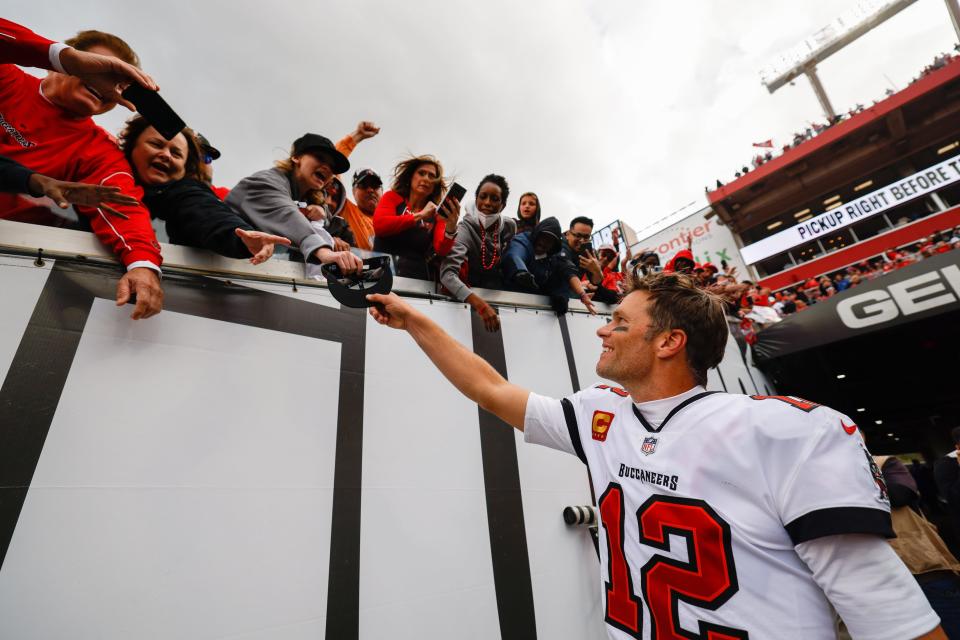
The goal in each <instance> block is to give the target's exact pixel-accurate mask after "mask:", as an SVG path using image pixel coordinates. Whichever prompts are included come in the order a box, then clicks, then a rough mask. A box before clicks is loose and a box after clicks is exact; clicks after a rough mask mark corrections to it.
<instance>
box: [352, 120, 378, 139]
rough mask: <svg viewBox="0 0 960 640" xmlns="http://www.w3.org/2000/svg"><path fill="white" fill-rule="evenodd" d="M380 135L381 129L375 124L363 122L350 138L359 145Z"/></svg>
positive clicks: (367, 121)
mask: <svg viewBox="0 0 960 640" xmlns="http://www.w3.org/2000/svg"><path fill="white" fill-rule="evenodd" d="M378 133H380V127H378V126H377V125H376V124H375V123H373V122H370V121H369V120H361V121H360V123H359V124H358V125H357V128H356V130H355V131H354V132H353V133H351V134H350V137H352V138H353V141H354V142H358V143H359V142H363V141H364V140H366V139H368V138H372V137H373V136H375V135H377V134H378Z"/></svg>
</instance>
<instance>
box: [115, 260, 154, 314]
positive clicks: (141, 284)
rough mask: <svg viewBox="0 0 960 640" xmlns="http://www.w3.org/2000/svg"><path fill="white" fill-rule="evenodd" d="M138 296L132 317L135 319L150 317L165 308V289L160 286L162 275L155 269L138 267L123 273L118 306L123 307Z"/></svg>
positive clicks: (118, 290) (118, 287)
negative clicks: (133, 297)
mask: <svg viewBox="0 0 960 640" xmlns="http://www.w3.org/2000/svg"><path fill="white" fill-rule="evenodd" d="M134 295H135V296H137V303H136V305H135V306H134V307H133V313H131V314H130V317H131V318H133V319H134V320H140V319H141V318H149V317H150V316H155V315H157V314H158V313H160V310H161V309H162V308H163V289H161V288H160V276H158V275H157V272H156V271H154V270H153V269H148V268H147V267H137V268H136V269H131V270H130V271H127V272H126V273H125V274H123V277H122V278H120V282H118V283H117V306H118V307H122V306H123V305H125V304H127V303H128V302H129V301H130V298H131V297H132V296H134Z"/></svg>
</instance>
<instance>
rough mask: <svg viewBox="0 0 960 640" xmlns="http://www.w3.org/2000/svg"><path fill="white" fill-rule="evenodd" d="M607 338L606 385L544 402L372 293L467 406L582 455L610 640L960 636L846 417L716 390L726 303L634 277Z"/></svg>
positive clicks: (375, 312)
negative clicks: (911, 560)
mask: <svg viewBox="0 0 960 640" xmlns="http://www.w3.org/2000/svg"><path fill="white" fill-rule="evenodd" d="M628 282H629V291H630V292H629V293H628V294H627V296H626V297H625V298H624V299H623V302H622V303H621V304H620V306H619V307H618V308H617V309H616V310H615V311H614V314H613V318H612V320H611V322H610V323H609V324H607V325H606V326H604V327H602V328H601V329H599V330H598V331H597V334H598V336H599V337H600V338H601V341H602V352H601V355H600V359H599V361H598V363H597V374H598V375H599V376H600V377H602V378H606V379H608V380H613V381H616V382H617V383H618V384H619V385H621V387H622V388H619V387H616V388H615V387H610V386H606V385H597V386H595V387H593V388H591V389H587V390H585V391H582V392H579V393H575V394H573V395H571V396H569V397H567V398H563V399H553V398H547V397H544V396H540V395H538V394H536V393H531V392H529V391H527V390H525V389H522V388H520V387H518V386H516V385H513V384H510V383H509V382H507V381H506V380H504V379H503V378H502V377H501V376H500V375H499V374H498V373H497V372H496V371H495V370H494V369H493V368H492V367H491V366H489V365H488V364H487V363H486V362H485V361H484V360H482V359H481V358H479V357H478V356H476V355H475V354H473V353H472V352H471V351H470V350H469V349H467V348H466V347H464V346H462V345H460V344H459V343H458V342H456V341H455V340H454V339H453V338H451V337H450V336H448V335H447V334H446V333H445V332H444V331H443V330H442V329H440V327H438V326H437V325H436V324H435V323H433V322H432V321H431V320H430V319H428V318H427V317H426V316H424V315H423V314H420V313H419V312H417V311H416V310H414V309H413V308H411V307H410V306H409V305H408V304H406V303H405V302H404V301H402V300H401V299H400V298H398V297H397V296H395V295H393V294H391V295H388V296H378V295H372V296H369V298H370V299H371V300H372V301H374V302H376V303H378V306H377V307H373V308H371V310H370V313H371V315H372V316H373V318H374V319H375V320H376V321H378V322H380V323H381V324H386V325H388V326H390V327H393V328H397V329H405V330H406V331H407V332H409V333H410V335H411V336H412V337H413V339H414V340H415V341H416V342H417V344H418V345H419V346H420V347H421V348H422V349H423V351H424V352H425V353H426V354H427V356H428V357H430V359H431V360H432V361H433V362H434V364H435V365H436V366H437V367H438V368H439V369H440V371H441V372H442V373H443V374H444V375H445V376H446V377H447V378H448V379H449V380H450V381H451V382H452V383H453V384H454V385H455V386H456V387H457V388H458V389H459V390H460V391H461V392H463V393H464V394H465V395H466V396H467V397H469V398H470V399H472V400H474V401H475V402H477V403H478V404H479V405H480V406H481V407H483V408H484V409H486V410H487V411H489V412H491V413H493V414H495V415H497V416H499V417H500V418H501V419H502V420H504V421H505V422H506V423H508V424H510V425H512V426H514V427H515V428H517V429H519V430H521V431H523V432H524V439H525V440H526V441H527V442H532V443H536V444H541V445H545V446H548V447H552V448H554V449H558V450H561V451H565V452H567V453H570V454H573V455H576V456H577V457H579V458H580V460H582V461H583V462H584V463H585V464H586V465H587V466H588V468H589V470H590V476H591V478H592V481H593V483H594V490H595V493H596V495H597V496H598V500H597V506H598V510H599V513H600V519H601V524H602V525H603V526H602V527H600V536H601V541H600V556H601V594H600V595H601V600H602V602H603V607H604V609H603V610H604V612H605V621H606V624H607V632H608V635H609V637H610V638H616V639H618V640H625V639H627V638H638V639H643V640H744V639H747V638H749V639H751V640H767V639H769V640H834V639H835V637H836V634H835V629H834V613H833V610H834V609H835V610H836V611H837V612H838V613H839V614H840V616H841V617H842V618H843V620H844V622H845V623H846V625H847V628H848V629H849V631H850V633H851V635H852V636H853V638H855V639H861V638H862V639H869V640H902V639H904V638H922V639H924V640H934V639H942V638H946V636H945V634H944V633H943V631H942V630H941V629H940V627H939V619H938V618H937V616H936V614H935V613H934V612H933V610H932V609H931V608H930V605H929V604H928V603H927V601H926V599H925V598H924V596H923V592H922V591H921V590H920V587H919V585H918V584H917V582H916V581H915V580H914V579H913V577H912V576H911V575H910V573H909V571H907V569H906V567H905V566H904V565H903V563H902V562H901V561H900V560H899V558H897V557H896V555H895V554H894V553H893V551H892V549H891V548H890V547H889V545H887V543H886V542H885V540H884V538H885V536H889V535H892V529H891V525H890V514H889V501H888V500H887V495H886V487H885V485H884V484H883V478H882V475H880V473H879V470H878V469H876V466H875V465H874V464H872V458H871V457H870V455H869V453H868V452H867V449H866V446H865V445H864V442H863V439H862V438H861V436H860V434H859V432H858V431H857V429H856V427H855V425H854V424H853V422H852V421H851V420H849V419H848V418H847V417H846V416H842V415H841V414H839V413H837V412H835V411H832V410H831V409H829V408H827V407H823V406H819V405H817V404H815V403H810V402H807V401H804V400H800V399H798V398H792V397H786V396H777V397H764V396H753V397H750V396H743V395H736V394H726V393H715V392H708V391H706V390H705V388H704V387H705V385H706V374H707V370H708V369H709V368H711V367H715V366H717V364H719V362H720V360H721V359H722V357H723V353H724V348H725V345H726V341H727V339H728V332H727V326H726V319H725V316H724V312H723V306H722V302H720V301H719V300H718V299H717V298H715V297H714V296H713V295H712V294H710V293H708V292H706V291H703V290H702V289H699V288H698V287H697V286H696V284H695V283H694V281H693V280H692V279H691V278H690V277H688V276H685V275H683V274H676V273H658V274H651V275H648V276H643V277H640V276H639V275H637V274H634V275H633V277H632V278H630V279H629V280H628Z"/></svg>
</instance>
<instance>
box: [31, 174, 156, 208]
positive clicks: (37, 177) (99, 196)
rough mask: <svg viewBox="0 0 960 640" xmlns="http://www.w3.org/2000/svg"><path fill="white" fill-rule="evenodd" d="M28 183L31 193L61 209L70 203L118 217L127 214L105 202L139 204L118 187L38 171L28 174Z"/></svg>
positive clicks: (128, 204) (134, 205)
mask: <svg viewBox="0 0 960 640" xmlns="http://www.w3.org/2000/svg"><path fill="white" fill-rule="evenodd" d="M29 185H30V194H31V195H35V196H40V195H44V196H47V197H48V198H50V199H51V200H53V201H54V202H55V203H56V204H57V206H58V207H60V208H61V209H66V208H67V207H69V206H70V205H71V204H77V205H81V206H84V207H98V208H100V209H104V210H105V211H107V213H110V214H112V215H114V216H117V217H118V218H126V217H127V216H125V215H124V214H122V213H120V212H119V211H117V210H116V209H114V208H113V207H111V206H109V205H108V204H106V203H108V202H110V203H113V204H124V205H127V206H131V207H136V206H139V205H140V202H139V201H138V200H137V199H136V198H134V197H133V196H129V195H127V194H125V193H123V192H121V191H120V187H107V186H103V185H98V184H84V183H82V182H64V181H63V180H57V179H55V178H51V177H49V176H45V175H41V174H39V173H34V174H33V175H31V176H30V182H29Z"/></svg>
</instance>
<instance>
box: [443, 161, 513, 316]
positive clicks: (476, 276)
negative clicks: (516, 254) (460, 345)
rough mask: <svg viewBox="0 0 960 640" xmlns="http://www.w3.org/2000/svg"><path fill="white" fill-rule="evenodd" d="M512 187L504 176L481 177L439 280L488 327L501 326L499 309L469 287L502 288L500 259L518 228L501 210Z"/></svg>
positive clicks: (444, 262) (458, 228)
mask: <svg viewBox="0 0 960 640" xmlns="http://www.w3.org/2000/svg"><path fill="white" fill-rule="evenodd" d="M509 195H510V187H509V186H508V185H507V181H506V180H505V179H504V178H503V176H498V175H496V174H490V175H488V176H486V177H485V178H484V179H483V180H481V181H480V184H479V185H478V186H477V190H476V192H475V193H474V196H475V199H474V204H472V205H470V206H469V207H467V209H466V215H465V216H464V217H463V218H461V220H460V224H459V225H458V226H457V239H456V241H455V242H454V245H453V249H451V250H450V253H449V254H448V255H447V257H446V258H444V260H443V264H442V265H441V266H440V284H442V285H443V286H444V287H445V288H446V289H447V291H449V292H450V295H452V296H453V297H454V298H456V299H457V300H459V301H461V302H466V303H468V304H469V305H470V306H471V307H473V310H474V311H476V312H477V315H478V316H480V319H481V320H483V325H484V327H486V329H487V331H497V330H499V329H500V318H499V317H498V316H497V312H496V310H495V309H494V308H493V307H491V306H490V305H489V304H487V302H486V300H484V299H483V298H481V297H480V295H479V294H477V293H476V292H475V291H473V290H472V289H471V288H470V287H481V288H484V289H503V288H504V279H503V269H502V268H501V264H500V263H501V259H502V257H503V253H504V250H505V249H506V247H507V245H508V244H509V243H510V241H511V240H512V239H513V236H514V235H515V234H516V232H517V223H516V221H515V220H513V219H511V218H505V217H503V216H502V215H500V214H501V212H502V211H503V208H504V207H505V206H506V205H507V197H508V196H509Z"/></svg>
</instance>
